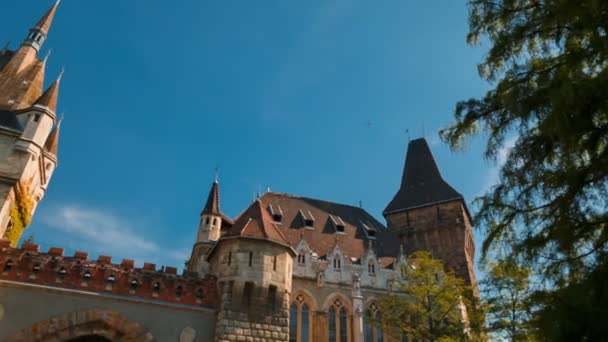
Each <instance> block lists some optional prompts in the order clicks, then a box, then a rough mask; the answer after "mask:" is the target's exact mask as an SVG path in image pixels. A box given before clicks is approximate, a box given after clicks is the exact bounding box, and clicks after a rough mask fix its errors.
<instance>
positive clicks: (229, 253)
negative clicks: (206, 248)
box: [228, 252, 232, 266]
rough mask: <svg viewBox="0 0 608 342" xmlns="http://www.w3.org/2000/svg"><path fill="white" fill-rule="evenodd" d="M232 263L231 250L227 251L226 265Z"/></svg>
mask: <svg viewBox="0 0 608 342" xmlns="http://www.w3.org/2000/svg"><path fill="white" fill-rule="evenodd" d="M231 263H232V252H228V266H230V264H231Z"/></svg>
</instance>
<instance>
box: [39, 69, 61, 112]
mask: <svg viewBox="0 0 608 342" xmlns="http://www.w3.org/2000/svg"><path fill="white" fill-rule="evenodd" d="M61 77H63V69H62V70H61V72H60V73H59V76H57V80H55V82H53V84H51V86H50V87H48V89H47V90H46V91H45V92H44V93H43V94H42V96H40V97H39V98H38V100H36V103H34V105H35V106H36V105H37V106H42V107H46V108H47V109H48V110H50V111H52V112H53V113H55V112H56V111H57V97H58V96H59V83H61Z"/></svg>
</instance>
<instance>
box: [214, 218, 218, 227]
mask: <svg viewBox="0 0 608 342" xmlns="http://www.w3.org/2000/svg"><path fill="white" fill-rule="evenodd" d="M217 224H218V218H217V217H216V218H214V219H213V225H214V226H217Z"/></svg>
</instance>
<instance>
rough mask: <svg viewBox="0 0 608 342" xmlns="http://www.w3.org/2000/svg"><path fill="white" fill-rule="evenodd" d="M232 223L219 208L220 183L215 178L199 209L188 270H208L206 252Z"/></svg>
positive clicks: (201, 272)
mask: <svg viewBox="0 0 608 342" xmlns="http://www.w3.org/2000/svg"><path fill="white" fill-rule="evenodd" d="M232 223H233V222H232V220H230V219H229V218H228V217H227V216H226V215H224V214H223V213H222V212H221V210H220V185H219V183H218V181H217V180H215V181H214V182H213V184H212V185H211V189H210V190H209V195H208V196H207V202H206V203H205V207H204V208H203V210H202V211H201V215H200V221H199V225H198V230H197V233H196V242H195V243H194V246H193V247H192V255H191V256H190V260H189V261H188V263H187V265H186V268H187V269H188V271H191V272H198V273H199V274H200V275H202V274H207V273H208V272H209V263H208V262H207V260H206V259H207V254H208V253H209V251H210V250H211V248H212V247H213V246H215V244H216V242H217V240H219V238H220V236H221V234H222V232H223V231H225V230H226V229H228V228H229V227H230V226H232Z"/></svg>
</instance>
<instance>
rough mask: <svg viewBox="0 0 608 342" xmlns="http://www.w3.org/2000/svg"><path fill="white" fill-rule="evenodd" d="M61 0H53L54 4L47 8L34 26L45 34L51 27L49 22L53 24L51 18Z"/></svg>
mask: <svg viewBox="0 0 608 342" xmlns="http://www.w3.org/2000/svg"><path fill="white" fill-rule="evenodd" d="M60 2H61V0H57V1H55V4H54V5H53V6H51V8H49V10H48V11H47V12H46V13H45V14H44V15H43V16H42V18H40V20H39V21H38V23H37V24H36V26H35V28H37V29H39V30H40V31H42V32H43V33H45V34H48V33H49V30H50V29H51V24H53V18H54V17H55V12H56V11H57V7H58V6H59V3H60Z"/></svg>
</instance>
